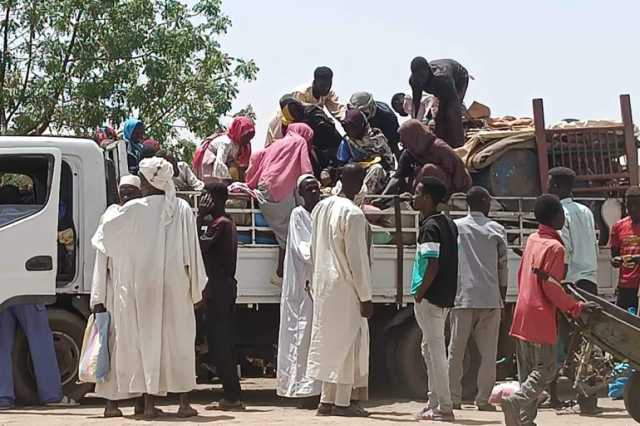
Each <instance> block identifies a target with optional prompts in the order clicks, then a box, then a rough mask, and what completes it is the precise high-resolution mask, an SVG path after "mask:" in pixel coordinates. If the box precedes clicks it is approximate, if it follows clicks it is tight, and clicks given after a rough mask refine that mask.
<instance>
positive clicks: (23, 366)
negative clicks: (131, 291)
mask: <svg viewBox="0 0 640 426" xmlns="http://www.w3.org/2000/svg"><path fill="white" fill-rule="evenodd" d="M48 314H49V325H50V327H51V331H52V332H53V345H54V347H55V351H56V357H57V359H58V366H59V368H60V379H61V382H62V391H63V393H64V395H66V396H69V397H70V398H73V399H76V400H77V399H80V398H82V397H83V396H84V395H85V394H86V393H88V392H90V391H91V390H92V388H93V385H92V384H88V383H84V384H78V383H76V382H77V381H78V365H79V362H80V351H81V349H82V339H83V337H84V328H85V321H84V319H82V318H81V317H80V316H77V315H74V314H72V313H70V312H67V311H63V310H60V309H50V310H49V311H48ZM13 372H14V376H13V377H14V386H15V390H16V399H17V400H18V401H19V402H21V403H24V404H36V403H38V393H37V387H36V381H35V375H34V373H33V366H32V364H31V355H30V353H29V345H28V343H27V339H26V337H25V336H24V334H23V333H22V332H20V333H18V335H17V337H16V342H15V347H14V351H13Z"/></svg>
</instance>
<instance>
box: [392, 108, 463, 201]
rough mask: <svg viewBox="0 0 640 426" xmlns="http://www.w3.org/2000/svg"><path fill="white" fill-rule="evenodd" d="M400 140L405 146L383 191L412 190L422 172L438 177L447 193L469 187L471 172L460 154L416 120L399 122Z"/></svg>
mask: <svg viewBox="0 0 640 426" xmlns="http://www.w3.org/2000/svg"><path fill="white" fill-rule="evenodd" d="M400 142H402V145H403V146H404V147H405V149H404V151H403V152H402V154H401V155H400V160H399V161H398V170H397V171H396V173H395V175H394V176H393V177H392V178H391V180H390V181H389V184H388V185H387V188H386V189H385V191H384V194H388V195H390V194H398V193H401V192H413V189H414V188H415V185H416V184H417V183H418V182H420V180H421V179H422V177H424V176H433V177H436V178H438V179H440V180H441V181H442V182H443V183H444V184H445V186H446V187H447V192H449V193H456V192H465V191H467V190H468V189H469V188H470V187H471V176H470V175H469V172H468V171H467V168H466V167H465V166H464V163H463V162H462V160H461V159H460V157H458V155H457V154H456V153H455V152H454V151H453V149H452V148H451V147H450V146H449V145H448V144H447V143H446V142H444V141H443V140H441V139H439V138H437V137H436V136H435V135H434V134H433V133H431V132H430V131H429V129H428V128H427V126H425V125H424V124H422V123H421V122H419V121H418V120H414V119H411V120H407V121H405V122H404V123H402V125H401V126H400Z"/></svg>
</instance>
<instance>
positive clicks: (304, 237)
mask: <svg viewBox="0 0 640 426" xmlns="http://www.w3.org/2000/svg"><path fill="white" fill-rule="evenodd" d="M296 190H297V192H298V194H299V195H300V197H301V198H302V205H301V206H298V207H296V208H295V209H293V211H292V212H291V219H290V221H289V236H288V238H287V254H286V257H285V265H284V281H283V284H282V295H281V300H280V331H279V333H278V363H277V364H278V371H277V383H276V393H277V394H278V396H284V397H287V398H307V399H301V402H302V404H301V405H302V407H304V406H305V405H309V404H305V403H311V404H314V405H315V406H316V407H317V406H318V401H317V400H316V399H315V398H311V397H314V396H318V395H320V390H321V389H320V388H321V386H320V385H321V384H320V382H318V381H316V380H314V379H311V378H310V377H308V376H307V374H306V372H307V356H308V354H309V343H310V341H311V322H312V320H313V300H312V298H311V294H310V284H311V276H312V275H313V265H312V264H311V230H312V228H313V226H312V223H311V211H312V210H313V208H314V207H315V206H316V204H318V202H319V201H320V182H318V180H317V179H316V178H315V177H314V176H313V175H308V174H305V175H302V176H300V177H299V178H298V181H297V185H296ZM308 398H311V399H308Z"/></svg>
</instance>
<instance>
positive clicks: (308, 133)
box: [287, 123, 313, 144]
mask: <svg viewBox="0 0 640 426" xmlns="http://www.w3.org/2000/svg"><path fill="white" fill-rule="evenodd" d="M289 133H293V134H295V135H298V136H301V137H302V138H304V140H306V141H307V143H308V144H310V143H311V141H312V140H313V130H311V127H309V126H308V125H307V124H305V123H293V124H291V125H290V126H289V127H287V135H288V134H289Z"/></svg>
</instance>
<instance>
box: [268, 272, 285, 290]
mask: <svg viewBox="0 0 640 426" xmlns="http://www.w3.org/2000/svg"><path fill="white" fill-rule="evenodd" d="M282 281H283V279H282V277H279V276H278V274H276V273H275V272H274V273H273V276H272V277H271V281H270V283H271V285H272V286H274V287H278V288H282Z"/></svg>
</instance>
